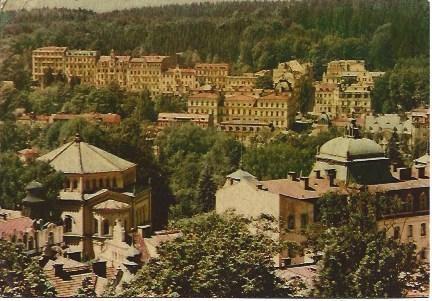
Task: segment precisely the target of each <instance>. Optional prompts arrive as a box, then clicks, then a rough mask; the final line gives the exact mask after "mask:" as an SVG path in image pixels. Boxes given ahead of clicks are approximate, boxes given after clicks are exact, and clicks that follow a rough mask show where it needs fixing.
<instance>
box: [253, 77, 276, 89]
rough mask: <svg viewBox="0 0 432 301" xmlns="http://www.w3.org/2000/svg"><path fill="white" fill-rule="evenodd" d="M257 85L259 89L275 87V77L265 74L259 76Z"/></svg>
mask: <svg viewBox="0 0 432 301" xmlns="http://www.w3.org/2000/svg"><path fill="white" fill-rule="evenodd" d="M255 87H256V88H258V89H273V78H272V77H271V76H270V75H264V76H260V77H258V78H257V81H256V84H255Z"/></svg>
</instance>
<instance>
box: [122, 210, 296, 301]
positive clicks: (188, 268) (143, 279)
mask: <svg viewBox="0 0 432 301" xmlns="http://www.w3.org/2000/svg"><path fill="white" fill-rule="evenodd" d="M251 225H255V226H256V229H257V231H255V232H254V233H251V231H250V226H251ZM175 227H176V228H177V229H179V230H181V235H180V236H179V237H178V238H176V239H174V240H173V241H169V242H166V243H163V244H162V245H161V246H160V247H159V248H158V253H159V257H158V258H157V259H153V260H151V261H150V262H149V263H148V264H146V265H144V266H143V268H142V269H141V270H140V271H139V272H138V274H137V277H136V278H135V279H134V280H132V282H131V283H129V284H128V285H127V286H126V289H125V290H124V291H123V292H122V293H121V296H122V297H135V296H141V297H143V296H144V297H189V298H191V297H201V298H203V297H204V298H211V297H220V298H223V297H225V298H229V297H231V298H233V297H237V298H264V297H290V296H293V293H294V288H293V287H291V286H289V285H287V284H286V283H284V281H283V280H282V279H280V278H278V277H277V276H276V275H275V270H274V267H273V265H274V262H273V257H272V255H273V254H275V252H277V251H278V250H279V249H280V246H279V244H278V243H277V242H275V241H274V240H273V239H272V238H271V237H270V236H269V235H270V234H271V233H272V232H271V230H268V229H271V227H272V224H271V223H270V222H268V221H267V220H264V219H263V220H255V221H253V220H251V219H247V218H244V217H241V216H237V215H235V214H233V213H225V214H222V215H217V214H215V213H209V214H203V215H197V216H195V217H193V218H191V219H186V220H180V221H179V222H177V223H176V224H175Z"/></svg>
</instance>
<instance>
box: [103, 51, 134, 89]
mask: <svg viewBox="0 0 432 301" xmlns="http://www.w3.org/2000/svg"><path fill="white" fill-rule="evenodd" d="M130 59H131V57H130V56H123V55H115V53H114V50H111V54H110V55H109V56H108V55H102V56H101V57H100V58H99V61H98V62H97V67H96V82H95V83H96V87H106V86H108V85H110V84H112V83H116V84H118V85H119V86H120V87H121V88H124V89H126V87H127V74H128V67H129V61H130Z"/></svg>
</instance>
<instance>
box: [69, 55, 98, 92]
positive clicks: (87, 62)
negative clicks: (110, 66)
mask: <svg viewBox="0 0 432 301" xmlns="http://www.w3.org/2000/svg"><path fill="white" fill-rule="evenodd" d="M99 56H100V54H99V52H98V51H92V50H67V51H66V56H65V75H66V76H67V77H68V78H69V79H71V78H72V77H77V78H79V79H80V82H81V83H82V84H87V85H94V84H95V77H96V66H97V62H98V60H99Z"/></svg>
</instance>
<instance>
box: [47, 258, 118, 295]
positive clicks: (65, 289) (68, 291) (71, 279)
mask: <svg viewBox="0 0 432 301" xmlns="http://www.w3.org/2000/svg"><path fill="white" fill-rule="evenodd" d="M79 269H81V270H82V272H81V273H79V274H75V273H77V271H78V270H79ZM64 270H65V271H66V273H67V274H68V277H65V278H64V279H62V278H60V277H58V276H55V273H54V269H50V270H45V271H44V272H45V274H46V276H47V278H48V281H49V282H51V284H52V285H53V286H54V288H55V289H56V291H57V297H73V296H74V295H75V294H76V293H77V292H78V289H79V288H80V287H81V286H82V281H83V280H84V279H85V278H87V277H89V276H90V277H91V278H92V282H93V284H95V283H96V282H97V281H98V278H99V277H98V276H96V275H95V274H94V273H93V272H92V271H91V267H90V266H88V267H84V268H83V267H79V268H70V269H68V268H65V269H64ZM68 272H70V273H68ZM72 272H73V273H72ZM115 273H116V271H115V268H114V267H107V279H114V277H115Z"/></svg>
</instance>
